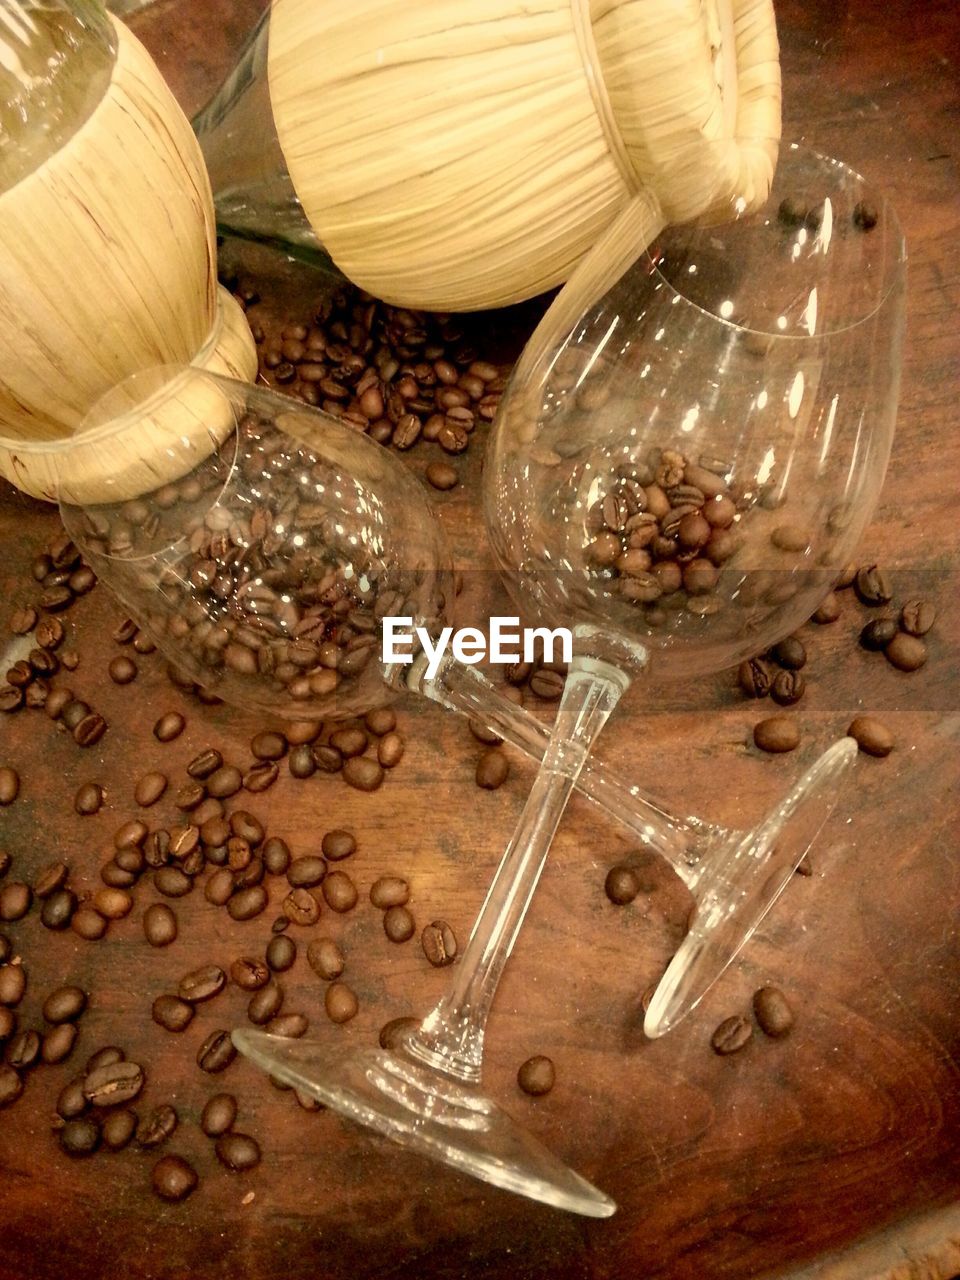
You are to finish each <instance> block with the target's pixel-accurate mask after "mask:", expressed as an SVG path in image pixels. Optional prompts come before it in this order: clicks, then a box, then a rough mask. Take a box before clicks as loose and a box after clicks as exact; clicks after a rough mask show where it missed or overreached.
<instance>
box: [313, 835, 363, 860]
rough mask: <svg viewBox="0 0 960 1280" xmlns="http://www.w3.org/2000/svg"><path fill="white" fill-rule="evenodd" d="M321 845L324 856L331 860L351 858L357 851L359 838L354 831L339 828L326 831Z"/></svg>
mask: <svg viewBox="0 0 960 1280" xmlns="http://www.w3.org/2000/svg"><path fill="white" fill-rule="evenodd" d="M320 847H321V849H322V850H323V855H324V857H325V858H327V859H328V860H329V861H330V862H339V861H340V860H341V859H342V858H349V857H350V855H351V854H352V853H355V852H356V848H357V838H356V836H355V835H354V834H353V832H352V831H344V830H342V829H340V828H337V829H336V830H333V831H328V832H327V833H326V835H325V836H324V837H323V839H322V841H321V842H320Z"/></svg>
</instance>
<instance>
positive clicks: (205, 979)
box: [177, 964, 227, 1004]
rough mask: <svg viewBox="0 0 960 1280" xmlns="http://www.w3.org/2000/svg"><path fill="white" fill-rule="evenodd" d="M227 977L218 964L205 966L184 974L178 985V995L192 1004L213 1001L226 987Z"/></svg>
mask: <svg viewBox="0 0 960 1280" xmlns="http://www.w3.org/2000/svg"><path fill="white" fill-rule="evenodd" d="M226 982H227V975H226V974H225V973H224V971H223V970H222V969H221V968H220V966H219V965H217V964H205V965H203V966H201V968H199V969H194V970H192V971H191V972H190V973H187V974H184V976H183V977H182V978H181V979H180V982H179V984H178V985H177V995H178V996H179V997H180V999H181V1000H189V1002H190V1003H191V1004H200V1003H202V1002H203V1001H204V1000H212V999H213V997H214V996H216V995H219V994H220V992H221V991H222V990H223V988H224V987H225V986H226Z"/></svg>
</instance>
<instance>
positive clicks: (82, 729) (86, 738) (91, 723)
mask: <svg viewBox="0 0 960 1280" xmlns="http://www.w3.org/2000/svg"><path fill="white" fill-rule="evenodd" d="M106 731H107V722H106V720H104V718H103V716H101V715H98V714H97V713H96V712H91V713H90V715H88V716H84V717H83V719H82V720H81V721H80V723H79V724H78V725H77V727H76V728H75V729H74V731H73V740H74V742H75V743H76V744H77V746H78V747H93V746H95V745H96V744H97V743H98V742H99V741H100V739H101V738H102V737H103V735H104V734H105V733H106Z"/></svg>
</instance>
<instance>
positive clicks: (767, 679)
mask: <svg viewBox="0 0 960 1280" xmlns="http://www.w3.org/2000/svg"><path fill="white" fill-rule="evenodd" d="M772 680H773V677H772V674H771V671H770V667H769V665H768V664H767V663H766V662H764V660H763V659H762V658H750V659H748V661H746V662H741V663H740V667H739V670H738V671H737V682H738V684H739V685H740V688H741V689H742V690H743V692H744V693H745V694H746V695H747V697H748V698H765V697H766V696H767V694H768V693H769V692H770V686H771V684H772Z"/></svg>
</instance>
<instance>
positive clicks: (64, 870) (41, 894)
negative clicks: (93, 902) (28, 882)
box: [33, 862, 69, 898]
mask: <svg viewBox="0 0 960 1280" xmlns="http://www.w3.org/2000/svg"><path fill="white" fill-rule="evenodd" d="M68 875H69V869H68V867H67V864H66V863H65V862H48V863H47V865H46V866H45V867H43V868H42V870H40V871H38V872H37V878H36V880H34V882H33V891H34V893H35V894H36V895H37V897H38V898H49V897H50V895H51V893H56V891H57V890H58V889H62V888H63V886H64V885H65V884H66V882H67V876H68Z"/></svg>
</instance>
